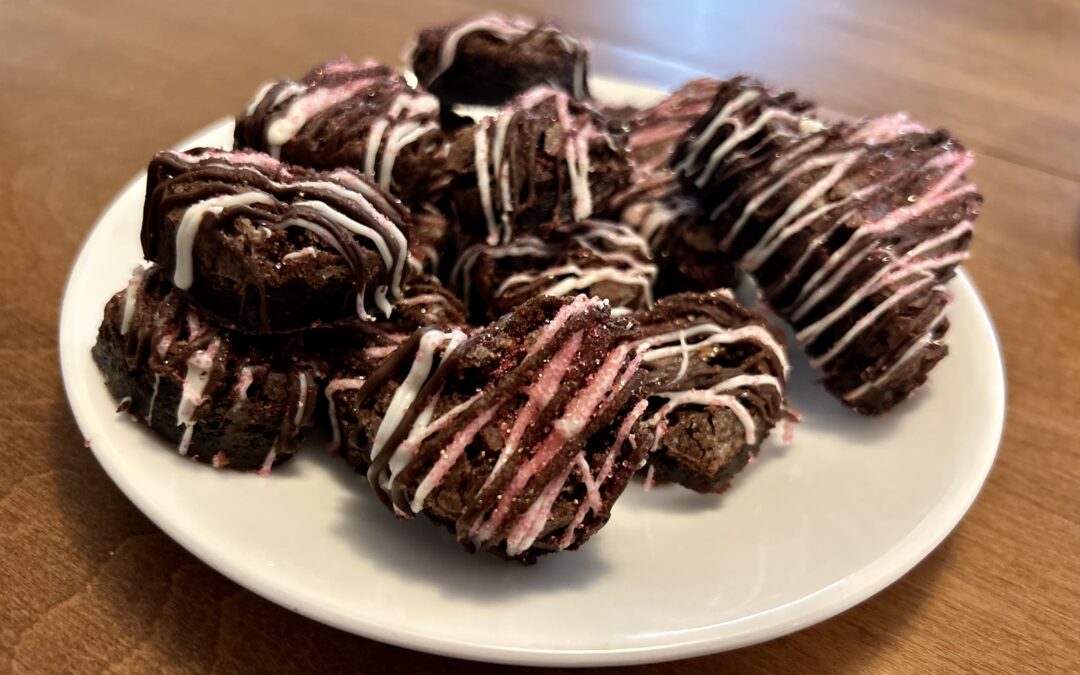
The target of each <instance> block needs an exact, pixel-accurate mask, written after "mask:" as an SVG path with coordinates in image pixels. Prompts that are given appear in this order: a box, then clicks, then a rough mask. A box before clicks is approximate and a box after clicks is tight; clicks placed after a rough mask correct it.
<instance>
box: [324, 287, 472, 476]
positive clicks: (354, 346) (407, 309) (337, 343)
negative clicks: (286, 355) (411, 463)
mask: <svg viewBox="0 0 1080 675" xmlns="http://www.w3.org/2000/svg"><path fill="white" fill-rule="evenodd" d="M395 310H396V311H395V312H394V316H393V318H392V319H391V320H386V321H374V322H364V321H353V322H351V323H349V324H342V325H337V326H332V327H328V328H324V329H318V330H310V331H307V332H306V333H305V334H304V346H305V349H306V350H307V352H308V353H313V354H319V355H321V356H322V357H323V359H324V360H325V362H326V364H327V372H328V373H329V382H328V384H327V386H326V387H325V389H324V395H325V399H326V404H327V408H328V410H327V412H328V414H327V415H326V416H324V419H327V420H328V422H329V426H330V433H331V440H330V449H331V450H332V451H334V452H340V453H341V454H343V455H345V457H346V458H347V459H348V460H349V463H350V464H352V465H353V466H354V467H363V466H366V462H367V457H366V455H365V454H364V453H362V452H361V451H360V449H359V448H358V446H357V444H356V443H345V444H344V445H343V444H342V443H341V429H340V427H339V425H338V417H339V413H338V412H337V410H336V407H335V403H336V401H337V398H338V395H339V393H340V392H342V391H345V390H348V389H354V388H356V387H359V386H361V385H362V384H363V381H364V378H366V377H368V376H370V375H371V373H373V372H375V370H377V369H378V368H379V366H380V365H382V364H383V362H385V361H386V359H387V358H388V357H389V356H390V355H391V354H393V353H394V352H395V351H396V350H397V349H398V347H400V346H401V345H402V344H404V343H405V342H406V341H408V339H409V337H410V336H411V335H412V334H413V333H414V332H415V331H416V330H417V329H420V328H433V329H437V330H441V331H445V332H450V331H455V330H456V331H461V332H463V333H468V332H469V331H470V330H471V329H470V328H468V327H467V326H466V323H465V308H464V307H463V306H462V305H461V301H460V300H458V299H457V297H456V296H454V295H453V294H452V293H450V292H449V291H448V290H447V289H446V288H445V287H444V286H443V285H442V283H440V282H439V280H438V279H436V278H435V277H432V276H430V275H420V276H414V277H413V278H412V279H411V280H410V281H409V283H408V285H407V286H406V287H405V298H404V299H403V300H402V301H401V302H400V303H398V305H397V307H396V308H395Z"/></svg>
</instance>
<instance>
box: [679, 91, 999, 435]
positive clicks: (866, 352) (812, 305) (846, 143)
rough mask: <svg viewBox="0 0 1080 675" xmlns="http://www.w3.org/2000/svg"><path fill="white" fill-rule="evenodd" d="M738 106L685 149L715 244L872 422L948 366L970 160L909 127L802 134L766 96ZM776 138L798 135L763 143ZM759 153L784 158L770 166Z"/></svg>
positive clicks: (940, 136) (969, 218) (884, 122)
mask: <svg viewBox="0 0 1080 675" xmlns="http://www.w3.org/2000/svg"><path fill="white" fill-rule="evenodd" d="M728 94H729V95H730V96H731V98H730V100H728V101H723V100H721V99H720V98H718V100H717V102H716V103H715V104H714V105H713V110H712V112H713V113H715V116H714V118H713V119H706V120H703V121H702V122H700V123H699V124H698V125H697V127H696V128H695V129H693V130H691V132H690V133H689V134H688V135H687V136H686V138H685V139H684V143H683V146H682V152H683V159H682V160H681V162H682V163H681V164H680V167H681V169H682V170H683V171H684V173H685V176H686V179H687V182H688V183H689V184H692V185H694V186H695V187H697V188H699V189H700V190H701V195H702V200H703V202H704V203H705V204H706V205H707V207H708V208H709V209H712V213H711V215H712V217H713V218H714V222H712V223H711V224H710V225H711V236H713V237H715V239H716V241H717V242H718V245H719V246H721V247H722V248H723V249H724V250H726V251H728V252H729V253H730V254H731V255H732V256H733V257H735V258H736V259H738V260H739V264H740V266H741V267H742V269H743V270H744V271H746V272H747V273H748V274H751V275H752V276H753V277H754V279H755V280H756V281H757V283H758V285H759V286H760V287H761V289H762V291H763V293H764V295H765V297H766V299H767V300H768V302H769V303H770V305H772V306H773V308H774V309H776V311H777V312H778V313H780V314H781V315H782V316H783V317H784V318H786V319H787V320H788V321H789V322H790V323H791V324H792V327H793V328H794V329H795V331H796V337H797V338H798V340H799V343H800V344H801V345H802V346H803V348H804V349H805V350H806V353H807V354H808V355H809V356H810V360H811V364H812V365H814V366H815V367H817V368H821V369H822V371H823V373H824V385H825V387H826V389H828V390H829V391H830V392H831V393H833V394H834V395H836V396H837V397H839V398H840V399H841V400H842V401H843V402H844V403H845V404H847V405H849V406H850V407H852V408H853V409H855V410H856V411H858V412H860V413H864V414H880V413H883V412H886V411H888V410H889V409H890V408H892V407H893V406H894V405H895V404H896V403H898V402H900V401H902V400H904V399H905V398H907V397H908V396H909V395H911V393H912V392H914V391H915V390H916V389H917V388H918V387H919V386H920V385H921V384H923V383H924V382H925V381H926V379H927V373H928V372H929V371H930V370H931V369H932V368H933V366H934V365H935V364H936V363H937V362H938V361H939V360H941V358H942V357H944V356H945V354H946V353H947V347H946V346H945V345H944V343H943V342H942V338H943V336H944V334H945V331H946V330H947V329H948V320H947V318H946V316H945V312H946V310H947V307H948V305H949V302H950V299H951V297H950V295H949V293H948V291H947V290H946V289H945V286H944V283H945V282H946V281H947V280H948V279H949V278H950V277H951V276H952V275H953V273H954V270H955V267H956V265H957V264H959V263H960V262H961V261H962V260H964V259H966V258H967V256H968V246H969V244H970V240H971V236H972V232H973V223H974V219H975V217H976V216H977V215H978V211H979V207H980V204H981V201H982V198H981V196H980V195H979V193H978V192H977V190H976V188H975V186H974V185H973V184H971V183H970V182H968V181H967V180H966V178H965V172H966V171H967V170H968V168H970V166H971V164H972V163H973V161H974V160H973V157H972V155H971V153H970V152H968V151H966V150H965V149H964V148H963V146H961V145H960V143H959V142H958V141H956V140H955V139H954V138H952V136H951V135H950V134H949V133H948V132H946V131H944V130H937V131H934V130H930V129H927V128H925V127H923V126H922V125H920V124H917V123H914V122H912V121H910V120H908V119H907V118H906V117H905V116H904V115H902V114H897V115H891V116H887V117H880V118H874V119H869V120H864V121H862V122H858V123H841V124H837V125H834V126H833V127H832V128H824V129H822V128H820V125H810V126H809V127H808V126H806V125H805V124H803V125H802V127H801V128H800V118H799V117H798V115H795V114H793V113H792V112H791V111H790V110H787V109H785V108H776V107H774V106H773V105H772V104H771V103H768V104H763V101H764V102H767V101H770V100H772V98H774V97H770V96H769V95H767V94H765V93H764V92H762V91H760V90H755V89H752V88H751V89H744V90H743V91H742V92H741V93H735V91H734V90H732V91H729V92H728ZM766 118H768V121H767V122H763V121H762V120H764V119H766ZM775 124H784V125H787V126H786V130H785V132H784V133H783V134H777V135H775V136H773V137H772V138H771V140H769V141H761V140H753V139H754V133H752V132H751V131H750V130H751V129H754V128H767V127H769V126H770V125H775ZM710 130H712V132H713V133H712V134H711V135H710ZM748 144H749V145H753V146H754V147H756V148H760V147H762V146H764V145H771V147H772V149H771V150H770V151H769V153H768V158H767V160H765V159H760V158H759V160H760V161H753V160H752V158H754V157H755V156H756V154H757V152H756V151H752V150H748V149H747V146H748Z"/></svg>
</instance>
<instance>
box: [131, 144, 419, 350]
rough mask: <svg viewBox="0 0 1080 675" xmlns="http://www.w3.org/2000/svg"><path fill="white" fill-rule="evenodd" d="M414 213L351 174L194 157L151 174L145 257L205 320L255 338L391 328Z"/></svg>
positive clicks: (164, 159)
mask: <svg viewBox="0 0 1080 675" xmlns="http://www.w3.org/2000/svg"><path fill="white" fill-rule="evenodd" d="M410 228H411V220H410V217H409V213H408V211H407V210H406V209H405V208H404V207H402V205H401V204H400V202H398V201H397V200H396V199H393V198H392V197H390V196H389V195H387V194H386V193H385V192H383V191H382V190H381V189H379V188H378V187H377V186H375V185H374V184H373V183H371V182H370V181H369V180H368V179H367V178H364V177H363V176H361V175H360V174H358V173H356V172H354V171H352V170H349V169H338V170H335V171H331V172H314V171H309V170H305V169H301V168H298V167H293V166H288V165H285V164H282V163H281V162H279V161H278V160H275V159H274V158H272V157H270V156H269V155H265V154H261V153H252V152H244V151H238V152H225V151H220V150H210V149H196V150H191V151H188V152H174V151H165V152H161V153H158V154H157V156H155V158H154V159H153V161H152V162H151V163H150V168H149V170H148V177H147V189H146V203H145V206H144V212H143V225H142V247H143V254H144V255H145V256H146V258H147V259H149V260H151V261H154V262H156V263H158V264H159V265H161V266H162V267H163V268H165V269H166V270H167V271H168V272H169V274H170V275H171V277H172V279H173V283H174V285H175V286H176V287H177V288H179V289H180V290H182V291H185V292H187V293H189V294H190V295H191V296H192V298H193V300H194V302H195V303H196V304H197V305H198V306H199V307H200V309H201V310H203V311H205V312H206V313H207V314H210V315H211V316H213V317H214V318H215V319H216V320H218V321H220V322H221V323H223V324H225V325H227V326H229V327H231V328H235V329H238V330H241V331H244V332H248V333H274V332H283V331H291V330H297V329H301V328H305V327H308V326H311V325H313V324H317V323H328V322H334V321H338V320H346V319H348V318H350V317H356V316H359V317H360V318H362V319H367V320H371V319H373V318H374V317H375V316H382V317H383V318H388V317H389V316H390V314H391V313H392V311H393V305H394V303H396V302H397V301H398V300H400V299H401V298H402V297H403V294H402V288H403V285H404V283H405V282H406V281H407V280H408V275H409V273H410V269H409V267H408V265H407V264H406V261H407V258H408V254H409V252H408V236H409V233H410Z"/></svg>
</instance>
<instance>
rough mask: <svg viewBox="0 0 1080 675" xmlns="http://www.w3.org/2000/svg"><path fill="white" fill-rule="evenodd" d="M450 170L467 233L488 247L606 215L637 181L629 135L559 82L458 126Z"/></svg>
mask: <svg viewBox="0 0 1080 675" xmlns="http://www.w3.org/2000/svg"><path fill="white" fill-rule="evenodd" d="M449 169H450V171H451V174H452V176H453V178H452V183H451V187H452V189H451V197H452V205H453V209H454V212H455V214H456V217H457V220H458V221H459V223H460V224H461V229H462V233H463V234H464V235H465V236H466V237H470V238H472V239H474V240H483V241H486V242H487V243H488V244H499V243H506V242H508V241H509V240H510V238H511V237H512V236H514V235H515V234H535V233H536V230H537V229H538V228H540V227H542V226H544V225H546V224H548V223H550V222H552V221H554V222H565V221H574V220H585V219H586V218H589V217H590V216H591V215H592V214H594V213H602V212H605V211H607V210H608V206H609V202H610V200H611V198H612V197H613V196H614V195H616V194H617V193H619V192H621V191H622V190H623V189H625V187H626V186H627V185H628V181H629V180H630V163H629V161H628V159H627V155H626V136H625V132H622V131H618V130H616V129H614V128H612V126H611V125H610V124H609V122H608V120H607V118H605V117H604V115H603V114H602V113H601V112H600V111H599V110H598V109H596V108H594V107H592V106H591V105H589V104H587V103H584V102H581V101H576V100H574V99H571V98H570V97H569V96H568V95H567V94H566V93H564V92H562V91H559V90H557V89H553V88H551V87H536V88H533V89H530V90H529V91H527V92H525V93H524V94H522V95H521V96H519V97H517V98H516V99H514V100H513V101H512V102H511V103H510V104H509V105H507V106H506V107H504V108H502V109H500V110H499V111H498V113H497V114H496V115H495V116H493V117H484V118H482V119H481V120H480V121H479V122H478V123H477V124H476V125H475V126H474V127H467V128H465V129H462V130H460V131H458V132H457V134H455V136H454V140H453V141H452V144H451V147H450V159H449Z"/></svg>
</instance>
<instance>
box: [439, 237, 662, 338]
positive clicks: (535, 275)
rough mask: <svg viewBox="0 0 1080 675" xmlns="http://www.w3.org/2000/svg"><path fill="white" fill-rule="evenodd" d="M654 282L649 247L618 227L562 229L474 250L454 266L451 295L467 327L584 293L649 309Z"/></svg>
mask: <svg viewBox="0 0 1080 675" xmlns="http://www.w3.org/2000/svg"><path fill="white" fill-rule="evenodd" d="M655 280H656V265H655V264H653V261H652V254H651V253H650V251H649V246H648V244H647V243H646V242H645V240H644V239H642V238H641V237H640V236H639V235H638V234H637V233H636V232H634V231H633V230H632V229H630V228H629V227H627V226H626V225H622V224H619V223H612V222H609V221H603V220H586V221H581V222H576V223H563V224H561V225H556V226H553V227H552V228H550V229H547V230H545V231H544V232H543V237H540V236H533V235H522V236H520V237H516V238H514V239H511V240H510V241H509V242H508V243H506V244H496V245H494V246H491V245H488V244H484V243H480V244H475V245H473V246H472V247H470V248H469V249H467V250H466V251H465V252H464V253H462V254H461V256H460V257H459V258H458V260H457V264H456V265H455V266H454V270H453V273H452V275H451V281H452V283H453V287H454V289H455V290H456V291H457V292H458V294H459V295H460V296H461V298H462V299H463V300H464V301H465V304H466V306H467V307H468V308H469V311H470V314H471V316H472V317H473V318H474V319H475V320H479V321H483V320H486V319H494V318H496V317H498V316H501V315H502V314H504V313H506V312H508V311H510V310H512V309H513V308H514V307H517V306H518V305H520V304H522V303H524V302H525V301H527V300H529V299H531V298H534V297H536V296H538V295H553V296H565V295H577V294H579V293H585V294H586V295H591V296H595V297H599V298H603V299H606V300H608V301H609V302H610V303H611V306H612V307H613V308H616V309H617V310H619V309H621V310H624V311H627V310H636V309H643V308H645V307H649V306H651V305H652V285H653V283H654V282H655Z"/></svg>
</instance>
